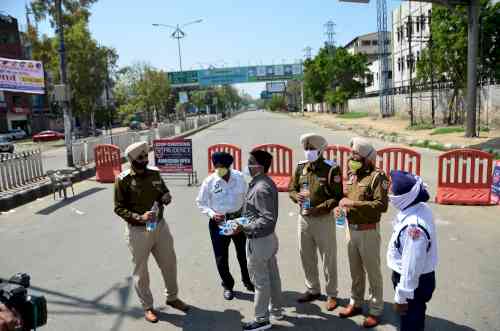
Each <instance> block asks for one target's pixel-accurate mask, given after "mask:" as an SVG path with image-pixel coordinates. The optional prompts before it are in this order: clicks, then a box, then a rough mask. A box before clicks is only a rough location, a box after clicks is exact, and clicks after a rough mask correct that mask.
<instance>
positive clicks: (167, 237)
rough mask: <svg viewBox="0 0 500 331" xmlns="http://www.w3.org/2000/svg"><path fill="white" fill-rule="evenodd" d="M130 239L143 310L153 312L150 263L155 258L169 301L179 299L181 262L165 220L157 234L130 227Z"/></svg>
mask: <svg viewBox="0 0 500 331" xmlns="http://www.w3.org/2000/svg"><path fill="white" fill-rule="evenodd" d="M126 238H127V243H128V247H129V249H130V252H131V253H132V263H133V264H134V271H133V279H134V287H135V290H136V292H137V296H138V297H139V300H140V301H141V304H142V307H143V308H144V309H145V310H146V309H152V308H153V295H152V294H151V289H150V288H149V271H148V259H149V255H150V253H152V254H153V257H154V259H155V260H156V263H157V264H158V267H159V268H160V271H161V274H162V275H163V281H164V283H165V295H166V296H167V301H173V300H176V299H177V293H178V287H177V259H176V256H175V250H174V240H173V238H172V234H171V233H170V230H169V228H168V225H167V223H166V222H165V221H164V220H162V221H160V222H159V223H158V225H157V228H156V230H155V231H153V232H148V231H146V227H145V226H131V225H128V227H127V230H126Z"/></svg>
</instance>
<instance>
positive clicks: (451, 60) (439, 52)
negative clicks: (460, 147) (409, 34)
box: [417, 0, 500, 125]
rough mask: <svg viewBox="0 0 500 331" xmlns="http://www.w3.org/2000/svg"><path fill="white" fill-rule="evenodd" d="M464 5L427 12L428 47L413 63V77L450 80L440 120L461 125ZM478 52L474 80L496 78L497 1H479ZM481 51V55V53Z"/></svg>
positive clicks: (499, 57)
mask: <svg viewBox="0 0 500 331" xmlns="http://www.w3.org/2000/svg"><path fill="white" fill-rule="evenodd" d="M467 17H468V16H467V7H466V6H457V7H455V8H454V9H453V10H450V9H449V8H447V7H442V6H437V5H436V7H435V8H434V9H433V11H432V15H431V31H432V47H431V48H427V49H425V50H424V51H423V52H422V55H421V58H420V61H419V62H417V80H418V81H419V82H420V83H422V84H426V83H428V82H429V81H430V79H431V75H432V74H434V77H435V78H434V79H435V80H436V81H440V82H451V85H452V89H453V90H452V97H451V99H450V101H449V103H448V112H447V114H445V116H446V117H445V118H444V122H445V123H447V124H449V125H452V124H463V122H464V119H465V110H464V108H463V106H462V105H463V104H464V103H463V102H461V101H462V100H461V99H463V96H464V94H465V87H466V82H467V36H468V35H467V26H468V19H467ZM480 23H481V28H480V40H481V44H482V47H481V52H480V53H479V54H478V56H479V57H480V58H479V60H478V63H480V65H479V66H478V68H477V70H478V80H479V81H481V80H483V81H484V80H496V81H498V80H500V66H499V65H498V63H500V29H498V27H499V26H500V4H499V3H496V4H493V3H492V2H490V1H489V0H482V1H481V6H480ZM481 53H482V54H481Z"/></svg>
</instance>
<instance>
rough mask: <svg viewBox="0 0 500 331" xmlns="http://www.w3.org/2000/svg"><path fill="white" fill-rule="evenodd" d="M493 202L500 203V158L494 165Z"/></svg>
mask: <svg viewBox="0 0 500 331" xmlns="http://www.w3.org/2000/svg"><path fill="white" fill-rule="evenodd" d="M491 202H493V203H494V204H500V160H497V161H496V162H495V166H494V167H493V183H492V185H491Z"/></svg>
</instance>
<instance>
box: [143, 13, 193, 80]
mask: <svg viewBox="0 0 500 331" xmlns="http://www.w3.org/2000/svg"><path fill="white" fill-rule="evenodd" d="M202 21H203V20H202V19H199V20H196V21H192V22H188V23H184V24H181V25H179V24H177V25H176V26H173V25H168V24H161V23H153V26H157V27H165V28H169V29H174V32H172V34H171V35H170V36H171V37H172V38H174V39H177V47H178V49H179V69H180V71H182V55H181V39H182V38H184V37H186V33H185V32H184V31H183V30H182V29H181V28H184V27H186V26H188V25H191V24H196V23H201V22H202Z"/></svg>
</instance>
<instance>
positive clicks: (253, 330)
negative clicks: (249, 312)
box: [243, 321, 272, 331]
mask: <svg viewBox="0 0 500 331" xmlns="http://www.w3.org/2000/svg"><path fill="white" fill-rule="evenodd" d="M271 327H272V325H271V323H270V322H269V321H265V322H257V321H253V322H250V323H245V324H243V330H244V331H259V330H267V329H270V328H271Z"/></svg>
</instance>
